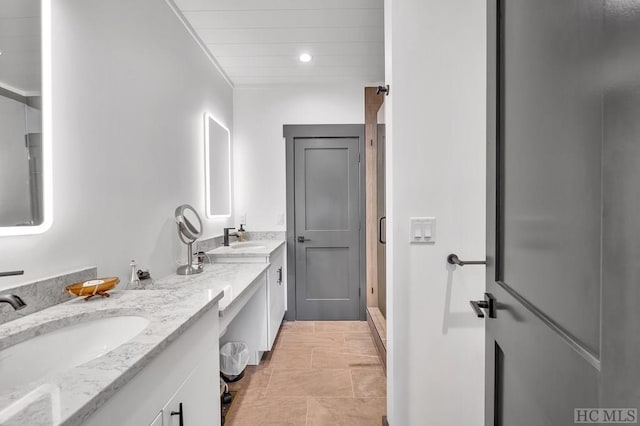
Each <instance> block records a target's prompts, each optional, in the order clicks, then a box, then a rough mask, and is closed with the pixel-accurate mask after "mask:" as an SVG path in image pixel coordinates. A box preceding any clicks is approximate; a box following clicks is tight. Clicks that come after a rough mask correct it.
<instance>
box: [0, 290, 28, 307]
mask: <svg viewBox="0 0 640 426" xmlns="http://www.w3.org/2000/svg"><path fill="white" fill-rule="evenodd" d="M0 303H8V304H10V305H11V307H12V308H13V309H14V310H16V311H19V310H20V309H22V308H26V307H27V304H26V303H24V301H23V300H22V299H21V298H20V296H16V295H15V294H0Z"/></svg>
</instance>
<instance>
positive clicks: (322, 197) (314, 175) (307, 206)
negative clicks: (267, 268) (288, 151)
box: [294, 138, 360, 320]
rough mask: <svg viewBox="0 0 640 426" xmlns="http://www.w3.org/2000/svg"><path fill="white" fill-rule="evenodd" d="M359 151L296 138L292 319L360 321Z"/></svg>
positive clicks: (343, 142) (354, 142)
mask: <svg viewBox="0 0 640 426" xmlns="http://www.w3.org/2000/svg"><path fill="white" fill-rule="evenodd" d="M359 146H360V144H359V139H358V138H296V141H295V147H294V151H295V229H296V232H295V234H296V242H295V244H296V309H297V319H300V320H349V319H350V320H357V319H359V318H360V167H359ZM299 238H303V239H304V240H305V241H304V242H300V241H299Z"/></svg>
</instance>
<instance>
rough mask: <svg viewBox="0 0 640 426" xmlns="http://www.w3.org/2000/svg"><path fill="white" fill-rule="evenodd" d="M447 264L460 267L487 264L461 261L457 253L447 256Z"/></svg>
mask: <svg viewBox="0 0 640 426" xmlns="http://www.w3.org/2000/svg"><path fill="white" fill-rule="evenodd" d="M447 262H448V263H450V264H451V265H458V266H464V265H486V264H487V261H486V260H460V258H459V257H458V255H457V254H455V253H451V254H450V255H449V256H447Z"/></svg>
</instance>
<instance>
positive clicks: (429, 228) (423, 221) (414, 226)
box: [409, 217, 436, 244]
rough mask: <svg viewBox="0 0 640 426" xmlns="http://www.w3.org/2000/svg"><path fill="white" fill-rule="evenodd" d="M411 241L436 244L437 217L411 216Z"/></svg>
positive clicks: (413, 242)
mask: <svg viewBox="0 0 640 426" xmlns="http://www.w3.org/2000/svg"><path fill="white" fill-rule="evenodd" d="M409 220H410V224H411V226H410V234H409V242H410V243H412V244H434V243H435V242H436V218H435V217H410V218H409Z"/></svg>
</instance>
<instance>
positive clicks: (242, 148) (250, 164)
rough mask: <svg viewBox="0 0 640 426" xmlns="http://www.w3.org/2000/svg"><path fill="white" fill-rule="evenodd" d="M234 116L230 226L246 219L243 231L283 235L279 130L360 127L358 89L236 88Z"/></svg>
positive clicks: (361, 105)
mask: <svg viewBox="0 0 640 426" xmlns="http://www.w3.org/2000/svg"><path fill="white" fill-rule="evenodd" d="M234 111H235V112H234V122H235V124H234V130H235V131H234V159H235V162H234V168H235V211H236V213H237V215H236V225H237V224H239V218H238V215H241V214H243V213H246V215H247V222H248V223H247V230H249V231H274V230H276V231H284V230H285V229H286V225H285V222H284V215H285V211H286V191H285V183H286V177H285V164H286V162H285V144H284V138H283V136H282V126H283V125H284V124H352V123H364V86H363V85H362V84H351V85H336V84H325V85H310V86H303V85H300V86H295V85H294V86H282V87H264V88H237V89H236V90H235V94H234ZM281 219H282V220H281Z"/></svg>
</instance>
